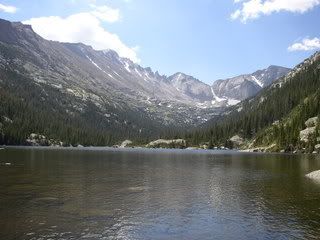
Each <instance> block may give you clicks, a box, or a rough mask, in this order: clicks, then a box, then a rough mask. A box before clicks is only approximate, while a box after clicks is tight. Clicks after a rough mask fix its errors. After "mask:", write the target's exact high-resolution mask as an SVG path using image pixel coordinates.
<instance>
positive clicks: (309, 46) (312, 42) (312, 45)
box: [288, 38, 320, 52]
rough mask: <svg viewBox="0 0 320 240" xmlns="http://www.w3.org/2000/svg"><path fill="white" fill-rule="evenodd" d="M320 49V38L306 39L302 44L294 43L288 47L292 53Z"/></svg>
mask: <svg viewBox="0 0 320 240" xmlns="http://www.w3.org/2000/svg"><path fill="white" fill-rule="evenodd" d="M316 49H320V38H313V39H309V38H304V39H303V40H302V41H301V42H298V43H294V44H292V45H291V46H290V47H288V50H289V51H290V52H293V51H311V50H316Z"/></svg>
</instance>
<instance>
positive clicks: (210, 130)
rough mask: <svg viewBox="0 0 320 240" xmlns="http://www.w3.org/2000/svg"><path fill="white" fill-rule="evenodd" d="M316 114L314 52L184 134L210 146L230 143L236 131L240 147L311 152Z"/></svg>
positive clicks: (319, 107)
mask: <svg viewBox="0 0 320 240" xmlns="http://www.w3.org/2000/svg"><path fill="white" fill-rule="evenodd" d="M319 114H320V53H319V52H317V53H315V54H314V55H312V56H311V57H310V58H308V59H306V60H305V61H304V62H302V63H301V64H299V65H297V66H296V67H295V68H294V69H293V70H292V71H291V72H289V73H288V74H287V75H286V76H285V77H283V78H280V79H279V80H278V81H276V82H274V83H273V84H272V85H271V86H269V87H267V88H265V89H264V90H262V91H261V92H260V93H259V94H258V95H257V96H255V97H253V98H251V99H247V100H245V101H243V102H241V103H240V104H238V105H236V106H234V107H232V108H230V109H229V111H228V112H227V113H226V114H225V115H224V116H221V117H217V118H215V119H213V120H211V121H209V122H208V123H207V124H205V125H204V126H203V127H202V128H201V129H199V130H197V131H195V132H193V133H190V134H187V136H186V138H187V139H189V141H190V142H191V143H192V144H199V143H201V142H209V145H210V146H213V145H221V144H222V145H223V144H224V145H226V146H231V147H232V145H233V142H232V141H231V140H230V138H231V137H233V136H235V135H238V136H239V137H240V138H241V139H243V143H242V147H243V148H260V149H265V148H269V150H270V151H280V150H284V151H307V152H312V151H313V150H314V148H315V145H317V144H318V143H319V141H320V139H319V136H320V135H319V131H318V129H319V121H318V122H317V121H316V118H314V117H317V116H318V115H319ZM310 118H314V119H315V123H314V126H312V129H311V131H309V132H308V129H307V128H308V126H307V125H308V122H307V123H306V121H307V120H308V119H310ZM309 130H310V129H309ZM301 131H302V132H301ZM303 131H304V132H303ZM305 134H307V136H303V135H305Z"/></svg>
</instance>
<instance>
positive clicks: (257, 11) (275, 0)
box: [231, 0, 320, 23]
mask: <svg viewBox="0 0 320 240" xmlns="http://www.w3.org/2000/svg"><path fill="white" fill-rule="evenodd" d="M234 2H235V3H239V2H243V3H241V4H242V6H241V8H240V9H238V10H236V11H235V12H233V13H232V14H231V18H232V19H240V20H241V21H242V22H243V23H245V22H246V21H247V20H249V19H255V18H258V17H260V16H261V15H269V14H272V13H274V12H280V11H287V12H293V13H304V12H306V11H308V10H311V9H312V8H314V7H315V6H317V5H320V0H245V1H244V0H235V1H234Z"/></svg>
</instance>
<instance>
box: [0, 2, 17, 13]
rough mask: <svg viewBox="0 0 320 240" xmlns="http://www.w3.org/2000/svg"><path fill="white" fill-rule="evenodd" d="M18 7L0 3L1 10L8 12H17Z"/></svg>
mask: <svg viewBox="0 0 320 240" xmlns="http://www.w3.org/2000/svg"><path fill="white" fill-rule="evenodd" d="M17 10H18V9H17V8H16V7H14V6H9V5H4V4H1V3H0V11H3V12H6V13H15V12H16V11H17Z"/></svg>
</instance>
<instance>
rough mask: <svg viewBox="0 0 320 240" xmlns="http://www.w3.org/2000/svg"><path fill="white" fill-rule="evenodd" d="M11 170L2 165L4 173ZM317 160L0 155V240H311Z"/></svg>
mask: <svg viewBox="0 0 320 240" xmlns="http://www.w3.org/2000/svg"><path fill="white" fill-rule="evenodd" d="M5 163H11V165H8V164H5ZM318 169H320V157H319V156H316V155H304V156H301V155H284V154H283V155H280V154H248V153H236V152H219V151H189V150H183V151H182V150H142V149H135V150H112V149H107V150H106V149H97V148H92V149H85V150H84V149H75V150H71V149H49V148H48V149H43V148H38V149H37V148H9V149H5V150H0V239H4V240H11V239H201V240H205V239H319V238H320V183H317V182H314V181H312V180H309V179H307V178H305V177H304V175H305V174H306V173H308V172H310V171H314V170H318Z"/></svg>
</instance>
